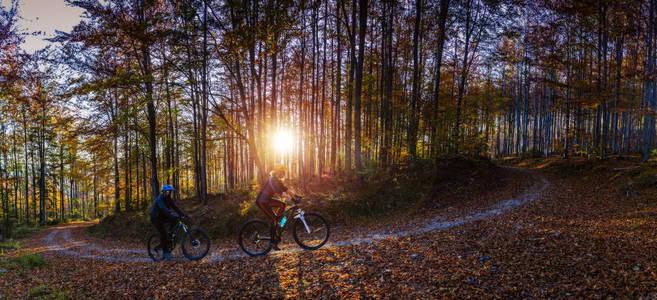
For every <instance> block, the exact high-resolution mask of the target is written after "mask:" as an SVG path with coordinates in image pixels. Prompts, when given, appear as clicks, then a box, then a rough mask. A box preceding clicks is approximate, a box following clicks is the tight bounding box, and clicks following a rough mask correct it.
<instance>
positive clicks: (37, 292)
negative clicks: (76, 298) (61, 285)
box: [29, 284, 73, 300]
mask: <svg viewBox="0 0 657 300" xmlns="http://www.w3.org/2000/svg"><path fill="white" fill-rule="evenodd" d="M29 294H30V297H33V298H38V299H58V300H59V299H61V300H66V299H73V298H72V297H71V296H70V295H69V293H67V292H64V291H60V290H58V289H56V288H51V287H49V286H47V285H45V284H42V285H39V286H37V287H35V288H33V289H31V290H30V293H29Z"/></svg>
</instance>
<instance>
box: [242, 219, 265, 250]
mask: <svg viewBox="0 0 657 300" xmlns="http://www.w3.org/2000/svg"><path fill="white" fill-rule="evenodd" d="M273 236H274V232H273V230H272V228H271V226H269V223H266V222H265V221H262V220H257V219H256V220H250V221H248V222H246V223H244V225H242V228H241V229H240V235H239V237H238V240H239V243H240V247H241V248H242V250H243V251H244V252H246V254H248V255H251V256H260V255H265V254H267V253H269V251H271V241H272V237H273Z"/></svg>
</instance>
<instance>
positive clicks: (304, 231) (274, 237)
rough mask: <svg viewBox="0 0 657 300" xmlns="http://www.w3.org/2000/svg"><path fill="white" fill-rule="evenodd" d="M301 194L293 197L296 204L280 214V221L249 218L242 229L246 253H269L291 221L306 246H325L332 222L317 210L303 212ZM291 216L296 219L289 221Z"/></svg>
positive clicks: (307, 248) (309, 248)
mask: <svg viewBox="0 0 657 300" xmlns="http://www.w3.org/2000/svg"><path fill="white" fill-rule="evenodd" d="M300 200H301V199H300V198H299V197H294V198H293V202H294V205H292V206H291V207H289V208H287V209H286V210H285V211H283V213H282V214H281V216H282V218H281V219H280V221H279V222H277V223H276V224H274V223H273V222H271V221H270V222H266V221H263V220H260V219H253V220H249V221H247V222H246V223H244V225H242V228H241V229H240V233H239V237H238V240H239V244H240V247H241V248H242V250H243V251H244V252H246V254H248V255H251V256H260V255H265V254H267V253H269V251H271V249H272V243H273V242H278V241H280V237H281V235H282V232H283V230H284V229H285V227H286V226H287V225H288V224H290V223H292V235H293V236H294V241H295V242H296V243H297V244H299V246H301V247H302V248H304V249H306V250H315V249H319V248H320V247H322V246H324V244H326V242H327V241H328V238H329V225H328V222H326V219H325V218H324V217H323V216H322V215H320V214H319V213H316V212H304V211H303V210H302V209H301V208H300V207H299V206H298V203H299V202H300ZM288 217H289V218H290V219H293V220H294V221H290V222H287V220H288Z"/></svg>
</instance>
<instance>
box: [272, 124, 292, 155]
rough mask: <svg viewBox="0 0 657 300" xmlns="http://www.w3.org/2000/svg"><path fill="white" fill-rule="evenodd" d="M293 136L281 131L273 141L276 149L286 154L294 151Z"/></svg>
mask: <svg viewBox="0 0 657 300" xmlns="http://www.w3.org/2000/svg"><path fill="white" fill-rule="evenodd" d="M292 140H293V139H292V134H291V133H290V132H289V131H287V130H279V131H278V132H277V133H276V134H275V135H274V138H273V139H272V144H273V146H274V149H276V151H278V152H280V153H285V152H288V151H290V149H292Z"/></svg>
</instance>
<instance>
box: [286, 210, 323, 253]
mask: <svg viewBox="0 0 657 300" xmlns="http://www.w3.org/2000/svg"><path fill="white" fill-rule="evenodd" d="M303 219H304V220H305V221H306V222H305V224H304V222H303V221H302V220H301V218H298V219H296V220H295V222H294V227H293V228H292V234H293V235H294V241H296V242H297V244H299V246H301V247H302V248H304V249H307V250H315V249H319V248H320V247H322V246H324V244H326V242H327V241H328V238H329V225H328V222H326V219H324V217H322V215H320V214H318V213H316V212H307V213H305V214H304V215H303Z"/></svg>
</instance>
